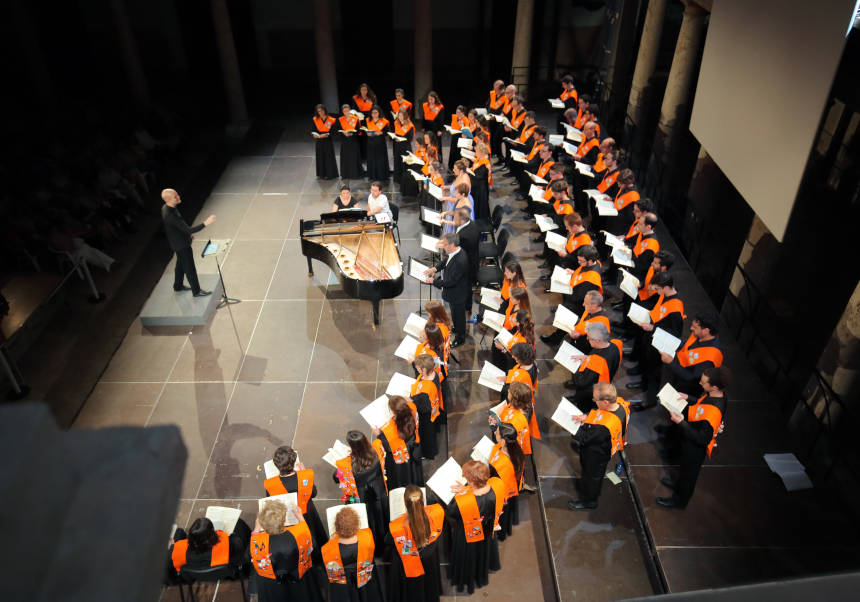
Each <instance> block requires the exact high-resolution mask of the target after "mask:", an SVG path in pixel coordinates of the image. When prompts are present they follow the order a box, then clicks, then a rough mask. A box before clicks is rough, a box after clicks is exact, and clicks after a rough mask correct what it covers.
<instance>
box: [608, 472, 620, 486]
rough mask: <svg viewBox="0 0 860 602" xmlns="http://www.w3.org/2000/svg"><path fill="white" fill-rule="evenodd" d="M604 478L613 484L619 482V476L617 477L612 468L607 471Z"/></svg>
mask: <svg viewBox="0 0 860 602" xmlns="http://www.w3.org/2000/svg"><path fill="white" fill-rule="evenodd" d="M606 478H607V479H609V482H610V483H612V484H613V485H618V484H620V483H621V477H619V476H618V475H617V474H615V471H614V470H610V471H609V472H607V473H606Z"/></svg>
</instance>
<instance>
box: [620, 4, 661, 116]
mask: <svg viewBox="0 0 860 602" xmlns="http://www.w3.org/2000/svg"><path fill="white" fill-rule="evenodd" d="M665 17H666V0H650V1H649V2H648V11H647V12H646V13H645V24H644V26H643V28H642V37H641V38H640V40H639V53H638V54H637V55H636V68H635V70H634V71H633V82H632V83H631V84H630V99H629V100H628V102H627V115H629V116H630V118H631V119H632V120H633V123H635V124H637V125H638V124H639V120H640V119H641V115H640V110H641V108H642V100H643V98H642V97H643V95H644V93H645V89H646V88H647V87H648V81H649V80H650V79H651V76H652V75H653V74H654V67H655V66H656V65H657V53H658V51H659V50H660V36H661V35H662V33H663V21H664V20H665Z"/></svg>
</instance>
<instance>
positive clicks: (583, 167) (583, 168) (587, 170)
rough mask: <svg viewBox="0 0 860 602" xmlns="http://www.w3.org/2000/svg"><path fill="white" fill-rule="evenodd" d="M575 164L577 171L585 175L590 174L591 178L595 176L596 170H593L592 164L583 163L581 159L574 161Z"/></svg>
mask: <svg viewBox="0 0 860 602" xmlns="http://www.w3.org/2000/svg"><path fill="white" fill-rule="evenodd" d="M573 164H574V165H575V166H576V171H578V172H579V173H581V174H582V175H584V176H588V177H589V178H593V177H594V172H593V171H591V166H590V165H588V164H587V163H581V162H579V161H574V162H573Z"/></svg>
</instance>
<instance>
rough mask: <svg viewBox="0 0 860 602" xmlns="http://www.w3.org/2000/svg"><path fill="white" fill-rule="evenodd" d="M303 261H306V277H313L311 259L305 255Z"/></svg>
mask: <svg viewBox="0 0 860 602" xmlns="http://www.w3.org/2000/svg"><path fill="white" fill-rule="evenodd" d="M305 259H307V260H308V276H313V275H314V268H313V266H312V265H311V258H310V257H308V256H307V255H306V256H305Z"/></svg>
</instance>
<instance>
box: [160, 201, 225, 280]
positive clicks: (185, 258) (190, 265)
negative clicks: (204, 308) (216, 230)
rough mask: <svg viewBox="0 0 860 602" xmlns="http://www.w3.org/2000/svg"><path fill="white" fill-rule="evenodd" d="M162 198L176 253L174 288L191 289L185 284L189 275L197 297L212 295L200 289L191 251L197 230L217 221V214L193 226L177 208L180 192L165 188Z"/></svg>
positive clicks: (171, 244) (166, 227)
mask: <svg viewBox="0 0 860 602" xmlns="http://www.w3.org/2000/svg"><path fill="white" fill-rule="evenodd" d="M161 198H162V200H164V206H163V207H162V208H161V219H163V220H164V233H165V234H166V235H167V242H168V243H170V248H171V249H173V251H174V252H175V253H176V272H175V274H176V276H175V278H174V280H173V290H174V291H176V292H179V291H187V290H189V287H187V286H185V284H184V279H185V278H186V277H187V278H188V284H190V285H191V288H190V290H191V294H192V295H194V296H195V297H205V296H206V295H211V294H212V291H204V290H201V289H200V282H199V281H198V280H197V268H195V267H194V254H193V253H192V252H191V240H192V239H193V238H194V233H195V232H200V231H201V230H202V229H203V228H205V227H206V226H209V225H211V224H213V223H214V222H215V215H210V216H209V217H207V218H206V219H205V220H203V223H202V224H197V225H196V226H193V227H192V226H189V225H188V224H186V223H185V220H184V219H182V214H180V213H179V209H177V205H179V203H181V202H182V199H180V198H179V193H178V192H176V191H175V190H173V189H172V188H165V189H164V190H162V191H161Z"/></svg>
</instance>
